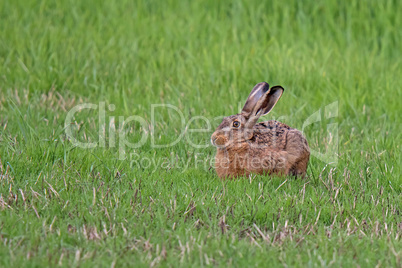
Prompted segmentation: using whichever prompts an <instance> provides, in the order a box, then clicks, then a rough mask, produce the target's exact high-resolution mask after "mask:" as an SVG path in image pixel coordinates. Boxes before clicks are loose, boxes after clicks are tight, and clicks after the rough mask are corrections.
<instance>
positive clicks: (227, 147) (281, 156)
mask: <svg viewBox="0 0 402 268" xmlns="http://www.w3.org/2000/svg"><path fill="white" fill-rule="evenodd" d="M283 91H284V89H283V88H282V87H281V86H274V87H271V88H269V85H268V83H266V82H262V83H259V84H257V85H256V86H255V87H254V88H253V90H252V91H251V93H250V95H249V96H248V98H247V101H246V104H245V105H244V107H243V110H242V111H241V113H240V114H236V115H231V116H228V117H225V118H224V119H223V121H222V123H221V124H220V125H219V126H218V128H217V129H216V130H215V132H214V133H213V134H212V136H211V142H212V144H213V145H214V146H216V147H217V153H216V157H215V169H216V172H217V174H218V176H219V177H220V178H227V177H229V178H233V177H238V176H248V175H249V174H251V173H253V174H265V173H267V174H277V175H285V176H286V175H289V176H297V177H299V176H300V177H304V176H305V174H306V169H307V164H308V161H309V158H310V149H309V146H308V144H307V140H306V138H305V137H304V136H303V135H302V133H301V132H300V131H299V130H297V129H294V128H291V127H289V126H287V125H285V124H283V123H280V122H278V121H275V120H272V121H266V122H261V123H258V124H257V121H258V118H259V117H260V116H262V115H265V114H268V113H269V112H270V111H271V110H272V108H273V107H274V106H275V104H276V103H277V101H278V100H279V98H280V97H281V96H282V93H283Z"/></svg>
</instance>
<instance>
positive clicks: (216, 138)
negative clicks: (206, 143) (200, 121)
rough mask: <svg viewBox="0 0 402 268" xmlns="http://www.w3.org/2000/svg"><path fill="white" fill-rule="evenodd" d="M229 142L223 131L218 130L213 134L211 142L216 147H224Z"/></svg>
mask: <svg viewBox="0 0 402 268" xmlns="http://www.w3.org/2000/svg"><path fill="white" fill-rule="evenodd" d="M226 142H227V137H226V135H225V133H224V132H223V131H216V132H214V133H213V134H212V136H211V143H212V145H213V146H216V147H223V146H224V145H225V144H226Z"/></svg>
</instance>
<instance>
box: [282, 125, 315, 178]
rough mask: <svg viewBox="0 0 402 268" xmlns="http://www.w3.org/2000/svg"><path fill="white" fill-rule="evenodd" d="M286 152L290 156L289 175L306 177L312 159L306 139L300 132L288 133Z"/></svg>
mask: <svg viewBox="0 0 402 268" xmlns="http://www.w3.org/2000/svg"><path fill="white" fill-rule="evenodd" d="M285 150H286V151H287V152H288V154H289V158H288V170H287V172H286V173H287V174H288V175H291V176H296V177H304V176H305V175H306V171H307V164H308V161H309V158H310V150H309V147H308V144H307V141H306V139H305V138H304V137H303V135H302V134H301V132H300V131H298V130H296V129H295V130H292V131H289V132H288V135H287V144H286V148H285Z"/></svg>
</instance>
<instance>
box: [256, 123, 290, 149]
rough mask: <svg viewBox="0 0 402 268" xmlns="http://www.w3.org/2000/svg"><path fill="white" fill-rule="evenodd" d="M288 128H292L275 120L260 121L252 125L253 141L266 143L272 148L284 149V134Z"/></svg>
mask: <svg viewBox="0 0 402 268" xmlns="http://www.w3.org/2000/svg"><path fill="white" fill-rule="evenodd" d="M290 130H293V128H291V127H289V126H288V125H286V124H284V123H281V122H279V121H276V120H270V121H265V122H261V123H258V124H256V125H255V126H254V137H253V142H255V143H259V144H261V143H263V144H266V145H267V146H269V147H271V148H272V149H276V150H284V149H285V147H286V135H287V132H288V131H290Z"/></svg>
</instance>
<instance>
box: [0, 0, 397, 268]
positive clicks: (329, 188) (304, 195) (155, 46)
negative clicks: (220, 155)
mask: <svg viewBox="0 0 402 268" xmlns="http://www.w3.org/2000/svg"><path fill="white" fill-rule="evenodd" d="M399 10H402V4H401V2H400V1H364V2H362V1H354V0H353V1H347V2H340V3H338V1H296V0H295V1H290V0H288V1H267V3H264V1H231V2H229V1H227V2H226V1H219V2H218V1H189V2H188V3H187V2H185V1H170V0H168V1H119V2H117V1H116V2H114V1H106V2H105V3H101V2H99V1H56V2H55V1H10V0H4V1H1V2H0V25H1V27H0V131H1V134H0V266H2V267H21V266H38V267H42V266H56V265H59V264H60V265H61V266H74V267H77V266H83V267H93V266H105V267H110V266H114V265H115V266H128V265H130V266H133V265H141V266H158V265H160V266H184V267H187V266H190V265H195V266H207V265H211V266H226V265H235V266H266V265H269V266H272V267H277V266H284V267H290V266H294V267H322V266H332V267H339V266H343V267H349V266H360V267H375V266H377V265H378V266H379V267H398V266H399V267H400V266H401V257H402V243H401V236H402V216H401V213H402V211H401V204H402V194H401V192H402V179H401V177H402V176H401V168H400V166H401V163H402V161H401V147H400V146H401V141H402V138H401V137H402V136H401V131H402V128H401V123H402V122H401V119H400V112H401V109H400V100H401V98H402V96H401V95H402V91H401V88H402V79H401V75H402V73H401V71H400V70H401V68H402V60H401V59H402V55H401V49H400V44H401V43H402V32H401V27H402V19H401V16H400V14H399V13H400V12H399ZM261 81H267V82H269V83H270V84H271V85H274V84H280V85H282V86H283V87H284V88H285V93H284V95H283V97H282V99H281V100H280V101H279V102H278V104H277V106H276V107H275V109H274V110H273V112H272V113H271V114H270V115H268V116H266V117H264V118H263V120H268V119H272V118H279V119H280V120H281V121H283V122H285V123H287V124H289V125H290V126H292V127H296V128H298V129H302V127H303V123H304V122H305V120H306V119H307V118H308V117H309V116H310V115H312V114H314V113H315V112H317V111H320V112H319V113H320V114H321V115H322V120H321V121H320V122H317V123H314V124H311V125H309V126H307V127H305V128H304V134H305V136H306V137H307V139H308V141H309V144H310V147H311V149H312V150H314V151H320V152H325V151H326V150H327V147H328V145H329V143H330V142H329V139H328V138H329V136H328V135H327V130H328V124H334V123H335V124H337V126H338V129H339V130H338V134H339V140H338V145H339V148H338V150H337V151H336V155H337V158H336V159H337V163H335V164H328V163H327V162H326V161H321V160H320V159H318V158H316V157H312V158H311V160H310V164H309V168H308V176H307V178H305V179H299V180H295V179H292V178H280V177H268V176H252V177H250V178H244V179H239V180H235V181H221V180H220V179H219V178H218V177H217V176H216V174H215V172H214V170H213V168H211V162H210V159H211V158H212V157H213V155H214V153H215V149H214V148H213V147H212V146H208V147H206V148H198V149H197V148H194V146H192V145H191V143H197V144H208V143H209V137H210V135H211V133H212V131H213V129H214V128H215V127H216V126H217V125H218V124H219V120H218V119H214V118H217V117H219V116H222V115H230V114H234V113H237V112H238V110H239V106H240V107H241V105H242V104H243V103H244V101H245V99H246V97H247V95H248V93H249V92H250V90H251V88H252V87H253V86H254V85H255V84H256V83H258V82H261ZM100 102H105V103H106V107H108V105H109V104H114V105H115V110H114V111H110V110H109V109H107V110H106V139H105V141H106V142H105V146H103V147H100V146H98V147H97V148H93V149H83V148H79V147H76V146H74V144H73V143H72V142H71V141H70V140H69V139H68V138H67V137H66V134H65V125H64V122H65V118H66V116H67V112H68V111H69V110H70V109H71V108H73V107H74V106H76V105H78V104H82V103H93V104H97V105H98V104H99V103H100ZM334 102H335V103H336V104H335V105H336V107H337V109H338V115H337V116H336V117H335V118H325V117H326V116H325V107H326V106H327V105H329V104H331V103H334ZM152 104H171V105H173V106H175V107H177V108H178V109H179V111H180V112H181V113H182V115H183V118H184V120H185V122H186V123H187V122H189V120H190V119H192V118H194V117H196V116H199V115H201V116H204V117H205V118H207V119H210V120H212V127H211V130H210V131H208V132H204V133H190V132H186V133H185V135H184V137H183V138H182V139H180V141H179V142H178V143H176V144H174V145H173V146H170V147H167V148H154V147H153V146H152V140H151V138H153V139H154V141H155V143H156V144H167V143H170V142H173V141H175V140H176V138H177V137H178V135H179V134H180V133H182V131H183V130H184V127H183V126H182V124H181V121H180V117H179V116H178V114H177V113H176V112H174V111H173V110H167V109H162V108H159V110H157V113H156V120H157V123H156V124H154V125H153V126H152V127H153V134H152V136H151V135H150V131H151V128H150V126H148V124H149V125H151V123H152V121H151V119H152V118H151V116H152V115H151V105H152ZM133 115H137V116H140V117H142V118H144V120H145V121H146V124H147V126H148V128H143V127H141V126H140V125H139V124H138V123H131V124H128V125H129V126H125V127H124V129H125V130H126V131H128V134H127V136H128V137H127V139H128V140H129V141H131V142H133V143H134V142H137V141H139V139H140V137H141V135H142V134H143V133H147V135H148V136H147V137H148V138H147V140H146V142H145V144H144V145H143V146H141V147H139V148H125V149H126V150H125V152H126V154H125V155H124V154H121V152H119V147H118V146H119V145H120V144H121V140H120V139H119V134H121V133H123V132H122V131H121V130H119V127H118V123H121V121H120V120H119V116H124V118H125V119H126V118H128V117H129V116H133ZM113 116H114V117H115V121H116V128H117V130H116V138H115V139H113V138H111V136H110V133H111V132H110V131H109V122H110V118H111V117H113ZM73 122H75V123H76V124H75V125H74V126H71V129H72V131H73V134H74V135H75V136H76V137H78V139H79V140H81V141H87V142H89V141H97V140H98V136H99V123H100V122H99V119H98V111H97V110H95V109H93V110H90V109H87V110H83V111H82V112H80V113H77V114H76V117H75V121H73ZM205 127H206V123H205V122H204V121H202V120H199V119H197V120H195V121H193V122H192V123H191V125H190V126H189V128H193V129H195V128H205ZM101 132H102V131H101ZM113 140H115V144H114V145H113V143H112V141H113ZM130 154H131V157H130ZM332 156H333V155H332ZM124 157H126V159H124V160H122V158H124ZM141 159H151V160H152V159H153V161H156V162H155V163H156V164H149V162H146V161H147V160H141ZM141 161H142V162H141ZM148 164H149V165H150V166H149V167H147V165H148Z"/></svg>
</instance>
